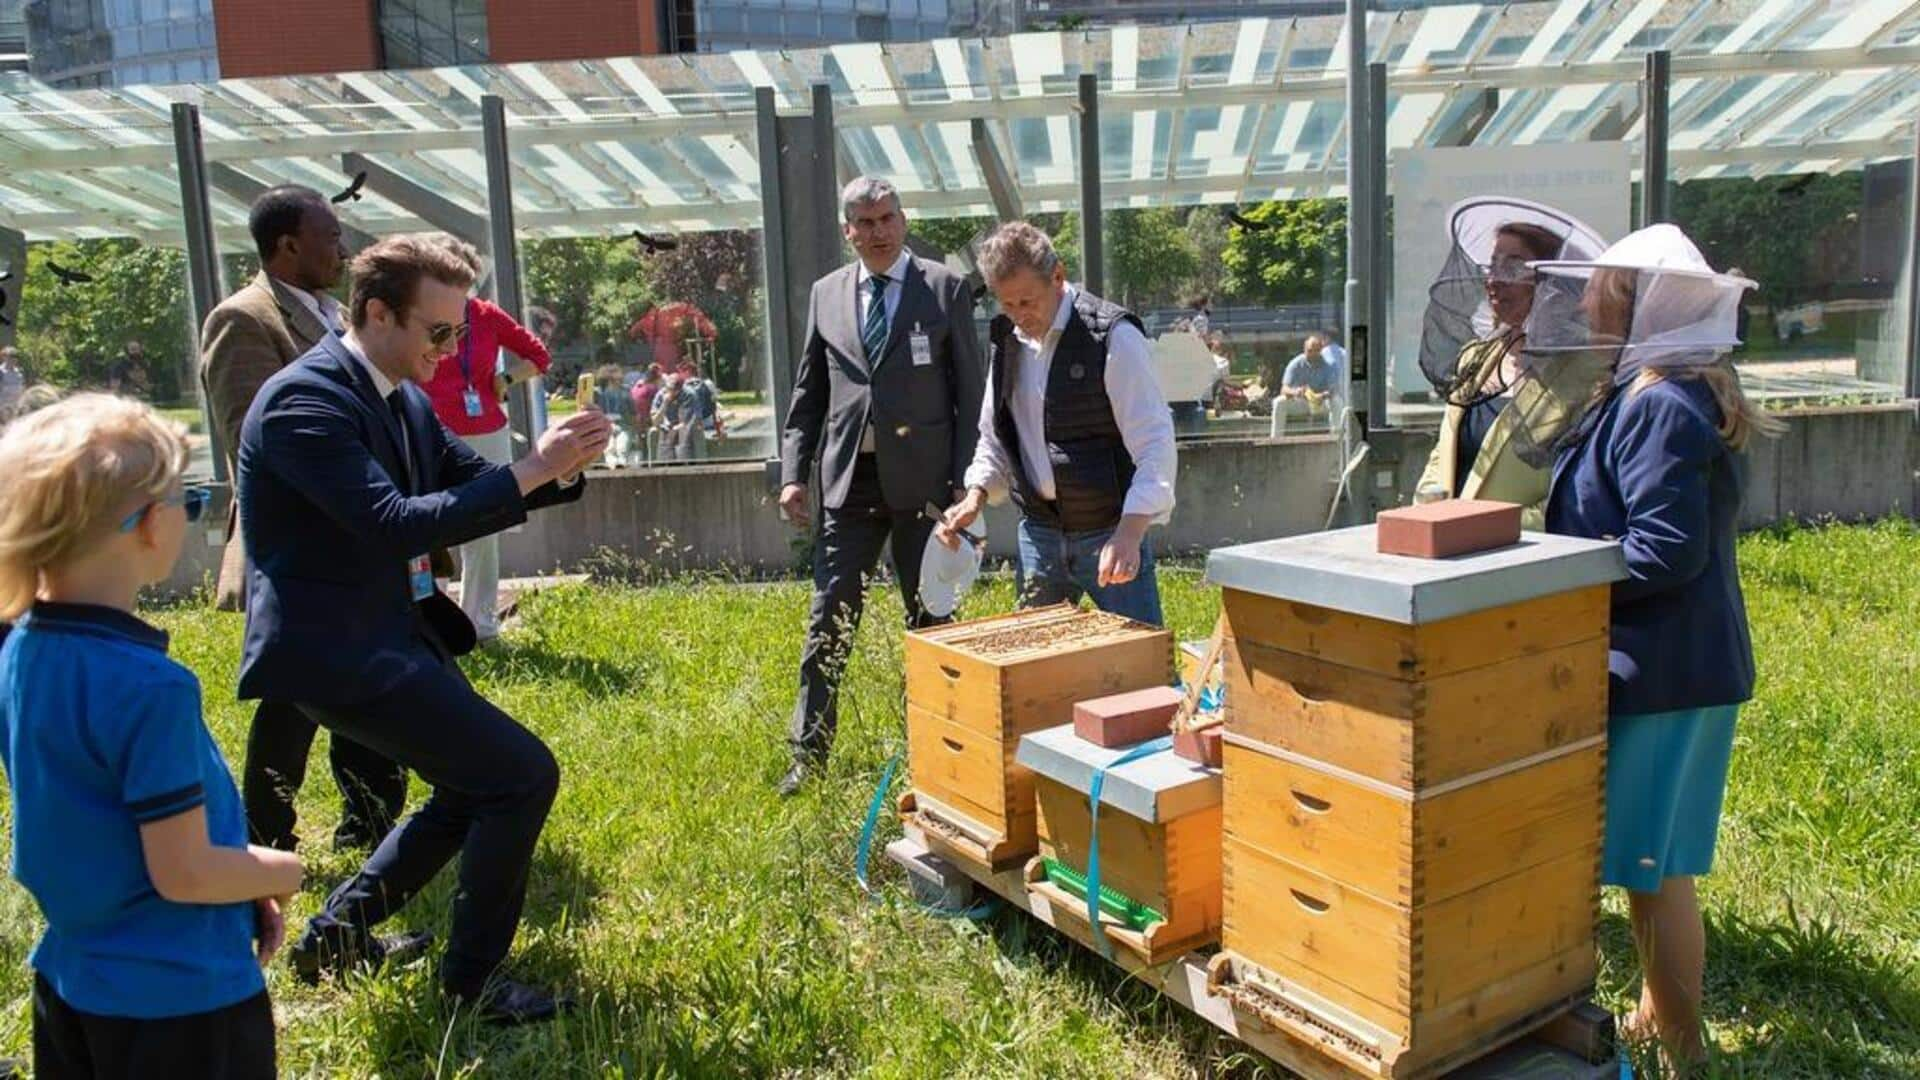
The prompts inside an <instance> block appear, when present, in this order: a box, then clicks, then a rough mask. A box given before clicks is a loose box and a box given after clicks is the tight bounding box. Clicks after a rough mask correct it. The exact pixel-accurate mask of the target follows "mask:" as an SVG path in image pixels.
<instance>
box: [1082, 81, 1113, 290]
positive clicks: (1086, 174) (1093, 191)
mask: <svg viewBox="0 0 1920 1080" xmlns="http://www.w3.org/2000/svg"><path fill="white" fill-rule="evenodd" d="M1100 227H1101V218H1100V76H1098V75H1095V74H1094V73H1093V72H1091V71H1088V72H1083V73H1082V74H1081V76H1080V280H1081V283H1082V284H1084V285H1085V286H1086V288H1087V291H1088V292H1090V293H1092V294H1093V295H1095V296H1105V295H1107V272H1106V244H1105V237H1104V235H1103V234H1102V233H1101V231H1100Z"/></svg>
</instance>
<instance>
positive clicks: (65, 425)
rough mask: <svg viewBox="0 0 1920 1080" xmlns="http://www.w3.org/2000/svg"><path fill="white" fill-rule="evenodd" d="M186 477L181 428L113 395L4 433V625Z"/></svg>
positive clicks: (0, 582) (43, 413) (52, 411)
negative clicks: (131, 514) (122, 522)
mask: <svg viewBox="0 0 1920 1080" xmlns="http://www.w3.org/2000/svg"><path fill="white" fill-rule="evenodd" d="M186 467H187V433H186V429H185V428H184V427H182V426H181V425H179V424H177V423H174V422H173V421H170V420H166V419H163V418H162V417H161V416H160V414H159V413H156V412H154V411H153V410H152V409H150V408H148V407H147V406H145V405H143V404H141V403H140V402H137V401H132V400H129V399H127V398H121V397H114V396H112V395H110V394H76V395H75V396H73V397H70V398H67V399H66V400H65V401H61V402H59V403H57V404H54V405H49V406H47V407H46V408H43V409H40V410H38V411H35V412H32V413H28V414H27V415H25V416H22V417H20V418H19V419H17V420H15V421H13V422H12V423H11V424H8V425H7V426H6V428H5V429H4V430H0V619H12V618H14V617H16V616H18V615H19V614H20V613H21V612H23V611H25V610H26V609H27V607H28V606H29V605H31V604H32V603H33V599H34V595H35V594H36V593H37V592H39V589H40V575H41V574H42V573H44V572H45V571H46V570H48V569H49V568H56V567H59V566H62V565H64V564H66V563H68V562H70V561H71V560H72V559H74V558H75V557H76V556H78V555H80V554H82V553H83V552H85V551H86V549H87V548H88V547H90V546H91V545H93V544H96V543H98V542H99V541H100V540H101V539H102V538H103V537H104V536H106V535H108V534H109V533H110V532H111V531H112V529H113V528H114V527H115V525H117V524H118V521H119V518H120V517H121V516H122V515H124V514H126V513H127V512H128V511H129V510H130V509H132V508H133V504H134V503H135V502H137V501H138V500H141V499H158V498H162V497H164V496H166V495H168V494H170V493H171V492H172V490H173V486H174V485H175V484H176V483H178V482H179V479H180V474H181V473H182V472H183V471H185V469H186Z"/></svg>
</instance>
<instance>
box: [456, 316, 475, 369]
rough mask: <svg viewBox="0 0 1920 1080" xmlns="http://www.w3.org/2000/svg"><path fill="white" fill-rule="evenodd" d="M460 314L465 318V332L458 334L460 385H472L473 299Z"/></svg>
mask: <svg viewBox="0 0 1920 1080" xmlns="http://www.w3.org/2000/svg"><path fill="white" fill-rule="evenodd" d="M460 314H461V315H463V316H465V317H466V320H467V332H466V333H464V334H462V335H460V354H459V355H460V379H461V384H462V385H464V386H472V385H473V301H471V300H469V301H467V305H466V308H465V309H464V310H463V311H461V313H460Z"/></svg>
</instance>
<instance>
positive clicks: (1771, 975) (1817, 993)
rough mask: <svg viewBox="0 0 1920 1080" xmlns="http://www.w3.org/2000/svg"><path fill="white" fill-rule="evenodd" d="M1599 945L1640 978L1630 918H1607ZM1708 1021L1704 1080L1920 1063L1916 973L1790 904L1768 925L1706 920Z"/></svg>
mask: <svg viewBox="0 0 1920 1080" xmlns="http://www.w3.org/2000/svg"><path fill="white" fill-rule="evenodd" d="M1599 937H1600V947H1601V950H1602V951H1603V952H1604V953H1605V955H1606V965H1605V966H1607V967H1610V968H1613V969H1615V970H1621V971H1637V970H1638V962H1637V960H1636V958H1635V956H1634V951H1633V939H1632V932H1631V929H1630V927H1629V924H1628V922H1627V919H1626V918H1625V916H1623V915H1619V914H1614V913H1609V914H1607V915H1606V916H1604V917H1603V918H1602V919H1601V925H1600V935H1599ZM1629 989H1630V992H1631V991H1637V989H1638V981H1637V976H1636V979H1635V982H1634V983H1633V984H1632V985H1631V986H1630V988H1629ZM1705 1016H1706V1022H1707V1026H1708V1030H1709V1032H1710V1033H1711V1034H1712V1035H1713V1036H1714V1039H1713V1041H1714V1042H1715V1043H1716V1044H1717V1046H1716V1048H1715V1049H1714V1050H1713V1051H1712V1052H1711V1060H1710V1061H1709V1063H1708V1065H1707V1067H1706V1069H1705V1070H1704V1071H1703V1072H1702V1073H1701V1075H1703V1076H1705V1077H1713V1078H1718V1077H1760V1076H1765V1077H1775V1076H1806V1077H1815V1076H1818V1077H1830V1076H1831V1077H1838V1076H1893V1075H1910V1074H1909V1073H1907V1072H1906V1070H1908V1069H1911V1068H1912V1064H1913V1062H1914V1061H1916V1060H1920V987H1916V972H1915V970H1914V969H1913V967H1912V966H1911V965H1909V964H1906V963H1903V962H1901V961H1898V960H1896V959H1893V958H1891V957H1887V956H1883V955H1878V954H1876V953H1875V952H1874V951H1873V950H1872V949H1871V948H1869V947H1868V946H1867V945H1866V944H1864V943H1863V942H1861V941H1859V940H1858V939H1857V938H1855V937H1853V936H1852V935H1850V934H1848V933H1846V932H1845V931H1843V930H1841V929H1840V928H1839V927H1837V926H1835V925H1834V924H1833V923H1832V922H1831V921H1829V920H1827V919H1824V918H1821V917H1819V916H1810V917H1803V916H1801V915H1800V913H1799V912H1798V910H1797V909H1796V908H1795V907H1794V906H1793V904H1792V903H1791V902H1789V903H1788V905H1787V910H1786V913H1785V915H1784V916H1783V917H1781V918H1779V919H1776V920H1772V921H1766V922H1761V921H1755V920H1751V919H1747V918H1745V917H1742V916H1740V915H1738V914H1720V913H1713V912H1709V913H1708V915H1707V974H1706V1001H1705ZM1729 1044H1731V1045H1732V1049H1724V1047H1726V1046H1727V1045H1729ZM1635 1056H1636V1057H1639V1056H1641V1055H1639V1054H1636V1055H1635ZM1649 1064H1650V1063H1649ZM1647 1075H1653V1073H1651V1072H1648V1073H1647Z"/></svg>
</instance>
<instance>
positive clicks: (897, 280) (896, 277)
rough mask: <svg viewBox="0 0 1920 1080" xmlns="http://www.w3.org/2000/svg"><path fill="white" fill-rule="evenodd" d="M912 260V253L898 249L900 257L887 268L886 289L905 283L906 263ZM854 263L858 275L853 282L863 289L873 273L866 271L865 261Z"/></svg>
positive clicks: (858, 260) (860, 260)
mask: <svg viewBox="0 0 1920 1080" xmlns="http://www.w3.org/2000/svg"><path fill="white" fill-rule="evenodd" d="M912 258H913V252H911V251H908V250H907V249H906V248H904V247H903V248H901V249H900V257H899V258H897V259H895V260H893V265H892V266H889V267H887V287H888V288H892V287H893V286H895V285H903V284H905V283H906V280H907V262H908V261H909V260H911V259H912ZM855 262H857V263H859V266H860V273H859V275H858V276H857V277H855V279H854V281H855V283H856V284H858V285H860V286H861V287H862V288H864V287H865V286H866V284H867V280H868V279H869V278H871V277H873V271H871V270H869V269H867V264H866V261H865V260H863V259H856V260H855Z"/></svg>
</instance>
